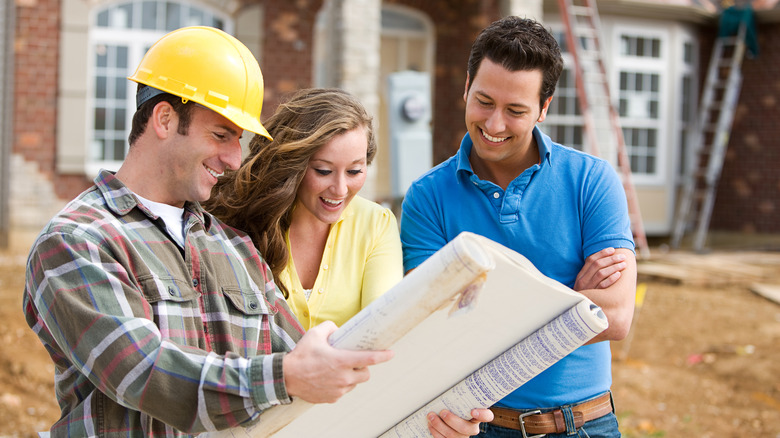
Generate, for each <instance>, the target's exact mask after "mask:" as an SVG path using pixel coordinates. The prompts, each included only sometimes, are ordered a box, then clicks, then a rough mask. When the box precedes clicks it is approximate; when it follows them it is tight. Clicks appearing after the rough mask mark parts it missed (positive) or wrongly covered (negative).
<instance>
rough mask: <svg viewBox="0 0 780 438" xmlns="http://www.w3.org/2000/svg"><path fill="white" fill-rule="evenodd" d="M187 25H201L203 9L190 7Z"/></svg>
mask: <svg viewBox="0 0 780 438" xmlns="http://www.w3.org/2000/svg"><path fill="white" fill-rule="evenodd" d="M187 25H188V26H202V25H203V11H201V10H199V9H190V17H189V19H188V20H187Z"/></svg>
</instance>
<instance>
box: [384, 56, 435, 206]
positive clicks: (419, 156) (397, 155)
mask: <svg viewBox="0 0 780 438" xmlns="http://www.w3.org/2000/svg"><path fill="white" fill-rule="evenodd" d="M430 84H431V79H430V75H429V74H428V73H421V72H416V71H402V72H397V73H392V74H390V75H388V78H387V93H388V99H387V102H388V105H389V106H390V108H388V114H389V117H388V119H389V132H390V157H391V163H390V164H391V171H390V175H391V181H390V183H391V185H392V192H393V196H394V197H402V196H404V195H405V194H406V189H408V188H409V185H410V184H411V183H412V181H414V180H415V179H416V178H417V177H419V176H420V175H422V174H423V173H425V172H426V171H428V170H429V169H430V168H431V166H432V165H433V136H432V134H431V90H430V87H431V85H430Z"/></svg>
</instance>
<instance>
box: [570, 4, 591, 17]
mask: <svg viewBox="0 0 780 438" xmlns="http://www.w3.org/2000/svg"><path fill="white" fill-rule="evenodd" d="M570 10H571V13H572V15H578V16H580V17H592V16H593V8H591V7H590V6H582V5H572V7H571V9H570Z"/></svg>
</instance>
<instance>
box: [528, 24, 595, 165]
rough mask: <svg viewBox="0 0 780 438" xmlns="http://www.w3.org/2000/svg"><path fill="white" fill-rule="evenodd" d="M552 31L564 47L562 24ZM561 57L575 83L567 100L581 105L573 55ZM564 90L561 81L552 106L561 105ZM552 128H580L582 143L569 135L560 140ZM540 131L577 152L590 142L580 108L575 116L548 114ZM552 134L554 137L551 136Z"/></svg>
mask: <svg viewBox="0 0 780 438" xmlns="http://www.w3.org/2000/svg"><path fill="white" fill-rule="evenodd" d="M550 30H551V31H552V32H553V35H555V36H556V37H557V38H559V44H561V47H564V45H565V44H566V43H567V42H566V41H565V38H566V35H565V31H564V28H563V25H562V24H561V23H553V24H551V25H550ZM561 57H562V58H563V68H564V70H565V71H566V72H567V74H569V75H570V77H571V78H572V79H573V80H574V81H575V82H574V83H573V88H571V89H567V95H566V97H567V98H573V101H572V103H573V104H574V105H579V97H578V95H577V83H576V79H575V76H574V75H576V72H575V71H574V68H573V67H574V59H573V57H572V55H571V52H570V51H568V50H567V51H563V50H562V51H561ZM561 76H563V73H561ZM561 90H562V88H561V87H560V80H559V84H558V86H557V87H556V88H555V94H554V96H553V100H552V101H553V103H552V104H551V105H556V106H557V105H558V104H560V101H558V99H559V98H560V97H561V96H560V92H561ZM552 127H555V128H556V129H566V130H573V129H576V128H579V129H580V131H581V134H580V137H581V143H579V144H578V143H575V142H574V141H573V140H572V139H571V138H569V134H567V136H566V138H560V137H558V136H556V135H555V133H554V132H552ZM539 129H541V130H542V132H544V133H545V134H547V135H550V137H551V138H552V140H553V141H554V142H556V143H560V144H562V145H564V146H568V147H571V148H574V149H577V150H587V145H586V142H587V141H588V140H587V138H586V135H585V120H584V119H583V117H582V113H581V112H580V110H579V108H577V109H576V110H575V112H574V114H557V113H552V112H549V111H548V112H547V117H546V118H545V120H544V122H542V123H540V124H539ZM551 134H552V135H551Z"/></svg>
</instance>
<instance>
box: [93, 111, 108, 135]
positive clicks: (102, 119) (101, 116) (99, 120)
mask: <svg viewBox="0 0 780 438" xmlns="http://www.w3.org/2000/svg"><path fill="white" fill-rule="evenodd" d="M95 129H97V130H103V129H106V110H105V108H95Z"/></svg>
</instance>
